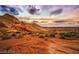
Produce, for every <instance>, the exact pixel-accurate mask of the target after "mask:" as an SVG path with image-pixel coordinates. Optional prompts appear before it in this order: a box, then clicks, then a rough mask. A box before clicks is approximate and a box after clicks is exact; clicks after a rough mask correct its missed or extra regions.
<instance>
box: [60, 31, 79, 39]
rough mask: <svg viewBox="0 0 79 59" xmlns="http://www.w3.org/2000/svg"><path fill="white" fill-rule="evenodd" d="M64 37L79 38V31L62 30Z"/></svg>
mask: <svg viewBox="0 0 79 59" xmlns="http://www.w3.org/2000/svg"><path fill="white" fill-rule="evenodd" d="M60 35H61V38H62V39H77V38H78V39H79V32H61V33H60Z"/></svg>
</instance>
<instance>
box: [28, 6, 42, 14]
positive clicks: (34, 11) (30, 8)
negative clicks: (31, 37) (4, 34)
mask: <svg viewBox="0 0 79 59" xmlns="http://www.w3.org/2000/svg"><path fill="white" fill-rule="evenodd" d="M39 10H40V9H37V8H36V7H35V6H31V5H29V7H28V13H29V14H31V15H34V14H37V12H38V11H39Z"/></svg>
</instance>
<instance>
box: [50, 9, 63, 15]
mask: <svg viewBox="0 0 79 59" xmlns="http://www.w3.org/2000/svg"><path fill="white" fill-rule="evenodd" d="M62 11H63V9H57V10H55V11H51V12H50V15H58V14H61V13H62Z"/></svg>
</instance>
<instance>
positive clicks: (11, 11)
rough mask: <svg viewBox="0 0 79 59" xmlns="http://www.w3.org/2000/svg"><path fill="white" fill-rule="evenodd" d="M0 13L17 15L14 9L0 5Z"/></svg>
mask: <svg viewBox="0 0 79 59" xmlns="http://www.w3.org/2000/svg"><path fill="white" fill-rule="evenodd" d="M0 12H3V13H9V14H13V15H19V13H18V11H17V10H16V9H15V8H13V7H9V6H7V5H0Z"/></svg>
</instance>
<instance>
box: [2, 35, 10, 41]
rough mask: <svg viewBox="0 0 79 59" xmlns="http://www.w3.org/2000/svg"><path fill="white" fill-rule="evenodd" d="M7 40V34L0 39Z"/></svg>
mask: <svg viewBox="0 0 79 59" xmlns="http://www.w3.org/2000/svg"><path fill="white" fill-rule="evenodd" d="M9 38H10V37H9V35H8V34H4V35H3V36H2V37H1V39H2V40H6V39H9Z"/></svg>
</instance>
